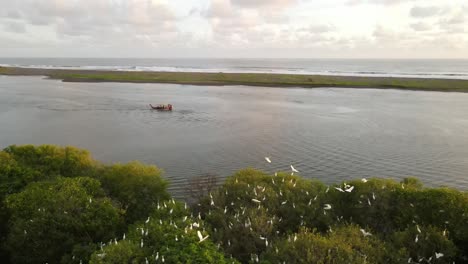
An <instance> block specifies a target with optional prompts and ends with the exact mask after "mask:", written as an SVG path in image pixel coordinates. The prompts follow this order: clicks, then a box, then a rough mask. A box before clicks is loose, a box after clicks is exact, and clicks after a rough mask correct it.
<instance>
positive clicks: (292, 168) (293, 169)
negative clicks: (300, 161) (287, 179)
mask: <svg viewBox="0 0 468 264" xmlns="http://www.w3.org/2000/svg"><path fill="white" fill-rule="evenodd" d="M291 170H292V171H293V172H299V171H298V170H296V168H294V167H293V165H291Z"/></svg>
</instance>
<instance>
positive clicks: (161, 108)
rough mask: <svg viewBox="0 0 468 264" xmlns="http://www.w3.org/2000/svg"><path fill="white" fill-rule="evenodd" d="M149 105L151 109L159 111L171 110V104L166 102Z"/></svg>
mask: <svg viewBox="0 0 468 264" xmlns="http://www.w3.org/2000/svg"><path fill="white" fill-rule="evenodd" d="M150 107H151V109H154V110H159V111H172V105H171V104H167V105H164V104H160V105H157V106H153V105H152V104H150Z"/></svg>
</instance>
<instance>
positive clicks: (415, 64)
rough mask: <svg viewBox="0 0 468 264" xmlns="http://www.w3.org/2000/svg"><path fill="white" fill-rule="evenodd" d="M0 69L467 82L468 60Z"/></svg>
mask: <svg viewBox="0 0 468 264" xmlns="http://www.w3.org/2000/svg"><path fill="white" fill-rule="evenodd" d="M0 66H16V67H31V68H52V69H55V68H56V69H89V70H115V71H165V72H225V73H233V72H236V73H278V74H318V75H343V76H375V77H415V78H444V79H465V80H468V60H453V59H203V58H194V59H167V58H159V59H154V58H0Z"/></svg>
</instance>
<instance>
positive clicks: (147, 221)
mask: <svg viewBox="0 0 468 264" xmlns="http://www.w3.org/2000/svg"><path fill="white" fill-rule="evenodd" d="M149 221H150V217H149V216H148V219H146V221H145V224H147V223H149Z"/></svg>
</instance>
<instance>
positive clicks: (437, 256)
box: [435, 252, 444, 259]
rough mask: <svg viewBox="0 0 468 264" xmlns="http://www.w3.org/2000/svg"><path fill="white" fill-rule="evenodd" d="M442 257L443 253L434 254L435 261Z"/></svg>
mask: <svg viewBox="0 0 468 264" xmlns="http://www.w3.org/2000/svg"><path fill="white" fill-rule="evenodd" d="M443 256H444V254H443V253H438V252H436V253H435V257H436V259H438V258H441V257H443Z"/></svg>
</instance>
